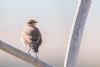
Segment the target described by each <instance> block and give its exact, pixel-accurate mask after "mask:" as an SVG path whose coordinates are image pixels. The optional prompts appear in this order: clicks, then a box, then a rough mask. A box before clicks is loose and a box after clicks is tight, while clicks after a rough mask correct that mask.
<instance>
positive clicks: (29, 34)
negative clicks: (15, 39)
mask: <svg viewBox="0 0 100 67" xmlns="http://www.w3.org/2000/svg"><path fill="white" fill-rule="evenodd" d="M36 23H37V22H36V21H35V20H29V22H27V23H26V25H25V27H24V29H23V31H22V36H21V41H22V42H23V43H24V45H26V46H27V47H28V53H29V52H30V50H32V51H33V53H35V54H36V57H37V53H38V52H39V51H38V49H39V46H40V45H41V43H42V35H41V33H40V31H39V29H38V28H37V27H36Z"/></svg>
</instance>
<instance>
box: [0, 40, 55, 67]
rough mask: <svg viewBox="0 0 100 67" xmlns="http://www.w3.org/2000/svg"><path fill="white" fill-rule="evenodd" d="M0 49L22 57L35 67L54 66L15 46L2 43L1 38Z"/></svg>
mask: <svg viewBox="0 0 100 67" xmlns="http://www.w3.org/2000/svg"><path fill="white" fill-rule="evenodd" d="M0 49H2V50H3V51H5V52H7V53H9V54H11V55H13V56H16V57H17V58H19V59H22V60H24V61H26V62H28V63H30V64H32V65H34V66H36V67H54V66H53V65H51V64H48V63H46V62H44V61H42V60H40V59H36V58H35V57H33V56H31V55H29V54H27V53H25V52H23V51H21V50H19V49H17V48H15V47H12V46H10V45H8V44H6V43H4V42H3V41H1V40H0Z"/></svg>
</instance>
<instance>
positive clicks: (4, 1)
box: [0, 0, 100, 67]
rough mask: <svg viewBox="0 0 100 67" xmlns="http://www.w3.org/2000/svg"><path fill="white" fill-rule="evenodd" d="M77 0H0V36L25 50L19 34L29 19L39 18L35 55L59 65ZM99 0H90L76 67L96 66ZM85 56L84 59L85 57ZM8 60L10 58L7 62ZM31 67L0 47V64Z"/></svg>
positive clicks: (98, 65) (99, 64) (98, 64)
mask: <svg viewBox="0 0 100 67" xmlns="http://www.w3.org/2000/svg"><path fill="white" fill-rule="evenodd" d="M77 2H78V1H77V0H0V30H1V32H0V39H1V40H3V41H5V42H7V43H9V44H11V45H12V46H14V47H16V48H19V49H21V50H23V51H25V52H26V51H27V50H26V49H25V47H24V46H23V45H22V44H21V41H20V36H21V30H22V28H23V26H24V24H25V23H26V22H27V21H28V20H29V19H32V18H34V19H36V20H37V21H39V23H38V24H37V26H38V27H39V29H40V31H41V33H42V35H43V43H42V46H41V47H40V53H39V57H40V58H41V59H43V60H45V61H47V62H49V63H52V64H54V65H56V66H57V67H63V63H64V57H65V51H66V48H67V42H68V36H69V33H70V29H71V25H72V22H73V17H74V14H75V9H76V6H77ZM99 3H100V0H93V1H92V4H91V8H90V12H89V15H88V18H87V23H86V26H85V29H84V34H83V39H82V43H81V49H80V53H79V60H78V67H100V58H99V57H100V45H99V44H100V41H99V40H100V37H99V36H100V35H99V34H100V23H99V21H100V17H99V16H100V13H99V12H100V8H99V6H100V5H99ZM87 59H88V60H87ZM9 61H10V62H9ZM8 66H9V67H18V66H24V67H25V66H26V67H32V66H31V65H30V64H27V63H25V62H23V61H20V60H19V59H17V58H15V57H13V56H11V55H9V54H7V53H5V52H3V51H1V50H0V67H8Z"/></svg>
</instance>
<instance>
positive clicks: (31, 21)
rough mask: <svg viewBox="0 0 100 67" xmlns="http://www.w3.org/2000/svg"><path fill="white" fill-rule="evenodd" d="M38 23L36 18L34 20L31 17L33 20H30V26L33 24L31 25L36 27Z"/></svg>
mask: <svg viewBox="0 0 100 67" xmlns="http://www.w3.org/2000/svg"><path fill="white" fill-rule="evenodd" d="M36 23H37V21H35V20H33V19H31V20H29V21H28V22H27V24H28V25H29V26H31V27H35V26H36Z"/></svg>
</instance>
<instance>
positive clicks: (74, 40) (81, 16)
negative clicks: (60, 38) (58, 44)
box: [64, 0, 91, 67]
mask: <svg viewBox="0 0 100 67" xmlns="http://www.w3.org/2000/svg"><path fill="white" fill-rule="evenodd" d="M80 2H81V3H80ZM80 2H79V5H78V9H79V10H77V11H78V12H77V14H76V16H75V20H74V22H75V24H74V26H73V28H72V31H71V34H70V35H71V36H70V39H69V42H68V47H67V51H66V58H65V63H64V67H76V63H77V59H78V52H79V48H80V43H81V39H82V34H83V30H84V26H85V22H86V19H87V15H88V12H89V8H90V4H91V0H80Z"/></svg>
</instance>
